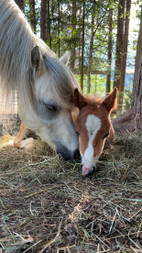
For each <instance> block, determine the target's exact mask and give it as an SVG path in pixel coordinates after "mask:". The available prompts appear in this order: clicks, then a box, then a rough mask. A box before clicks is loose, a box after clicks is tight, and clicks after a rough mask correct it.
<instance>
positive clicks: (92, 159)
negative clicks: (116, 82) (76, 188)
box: [72, 88, 118, 176]
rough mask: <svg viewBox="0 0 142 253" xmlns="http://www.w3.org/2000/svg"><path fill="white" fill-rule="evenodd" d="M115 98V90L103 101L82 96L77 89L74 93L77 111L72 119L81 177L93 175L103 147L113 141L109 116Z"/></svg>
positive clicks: (89, 96) (116, 91)
mask: <svg viewBox="0 0 142 253" xmlns="http://www.w3.org/2000/svg"><path fill="white" fill-rule="evenodd" d="M117 97H118V90H117V88H114V90H113V92H112V93H110V94H109V95H107V96H106V97H105V98H104V99H95V97H93V96H91V95H89V94H88V95H86V96H83V95H82V94H81V93H80V92H79V91H78V89H77V88H76V89H75V91H74V104H75V106H76V107H77V108H78V111H77V110H76V111H74V112H73V113H72V117H73V121H74V124H75V129H76V131H77V133H78V134H79V149H80V154H81V173H82V175H83V176H91V175H92V174H93V173H94V171H95V170H96V162H97V161H98V159H99V157H100V155H101V154H102V152H103V149H104V146H105V145H106V146H108V145H109V144H110V143H111V142H112V140H113V139H114V129H113V126H112V124H111V120H110V114H111V112H112V111H113V110H114V109H116V106H117Z"/></svg>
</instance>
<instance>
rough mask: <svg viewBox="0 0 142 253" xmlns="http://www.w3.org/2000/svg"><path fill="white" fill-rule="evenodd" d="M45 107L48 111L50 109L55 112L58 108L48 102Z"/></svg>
mask: <svg viewBox="0 0 142 253" xmlns="http://www.w3.org/2000/svg"><path fill="white" fill-rule="evenodd" d="M45 106H46V108H47V109H48V110H49V111H52V112H56V111H57V110H58V107H57V106H55V105H50V104H45Z"/></svg>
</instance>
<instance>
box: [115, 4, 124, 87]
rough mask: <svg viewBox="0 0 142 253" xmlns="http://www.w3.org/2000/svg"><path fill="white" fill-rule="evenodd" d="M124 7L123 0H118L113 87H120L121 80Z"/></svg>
mask: <svg viewBox="0 0 142 253" xmlns="http://www.w3.org/2000/svg"><path fill="white" fill-rule="evenodd" d="M124 8H125V0H119V6H118V21H117V42H116V56H115V75H114V87H117V88H118V90H119V89H120V80H121V73H120V70H121V58H122V48H123V22H124Z"/></svg>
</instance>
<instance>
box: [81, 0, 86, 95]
mask: <svg viewBox="0 0 142 253" xmlns="http://www.w3.org/2000/svg"><path fill="white" fill-rule="evenodd" d="M84 33H85V0H83V15H82V54H81V89H82V91H83V79H84Z"/></svg>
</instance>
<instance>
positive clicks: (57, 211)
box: [0, 133, 142, 253]
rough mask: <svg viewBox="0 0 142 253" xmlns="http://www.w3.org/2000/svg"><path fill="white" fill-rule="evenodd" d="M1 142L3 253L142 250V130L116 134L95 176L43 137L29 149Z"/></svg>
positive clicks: (0, 237) (0, 243)
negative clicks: (82, 171) (85, 174)
mask: <svg viewBox="0 0 142 253" xmlns="http://www.w3.org/2000/svg"><path fill="white" fill-rule="evenodd" d="M10 139H11V137H8V136H7V137H3V139H1V143H3V144H4V140H5V141H9V140H10ZM3 144H2V145H3ZM2 145H1V150H0V171H1V173H0V215H1V216H0V247H1V248H2V249H3V252H6V253H9V252H15V253H18V252H19V253H20V252H34V253H37V252H39V253H41V252H46V253H54V252H57V253H65V252H71V253H95V252H99V253H101V252H123V253H124V252H142V219H141V217H142V153H141V150H142V133H139V134H137V135H136V134H134V133H133V134H127V135H126V134H125V135H121V136H117V138H116V140H115V141H114V143H113V146H111V147H110V148H109V149H106V150H105V151H104V153H103V155H102V156H101V159H100V161H99V162H98V169H97V172H96V174H95V175H94V176H93V177H92V178H83V177H82V176H81V175H80V173H79V164H76V163H70V162H64V161H63V160H62V158H61V157H60V156H57V155H56V154H54V152H53V151H52V150H51V149H50V148H49V147H48V145H47V144H45V143H43V142H41V141H40V140H36V141H35V148H34V149H33V150H32V151H31V152H30V153H26V152H25V151H24V150H19V149H16V148H14V147H12V146H6V145H5V146H4V145H3V148H2Z"/></svg>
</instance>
